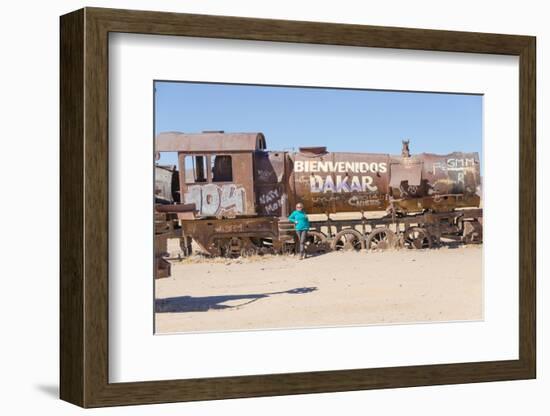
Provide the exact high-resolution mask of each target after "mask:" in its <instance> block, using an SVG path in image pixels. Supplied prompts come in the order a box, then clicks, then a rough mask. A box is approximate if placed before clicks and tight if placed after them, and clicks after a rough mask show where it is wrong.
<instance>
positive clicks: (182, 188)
mask: <svg viewBox="0 0 550 416" xmlns="http://www.w3.org/2000/svg"><path fill="white" fill-rule="evenodd" d="M155 142H156V152H177V155H178V166H177V168H176V167H173V168H172V169H168V171H170V172H172V176H171V177H170V176H168V177H169V179H168V180H169V181H170V185H169V186H164V188H163V189H164V190H160V191H159V189H160V188H159V187H158V186H157V192H156V193H157V194H159V193H163V194H164V197H162V198H161V197H160V195H157V198H156V200H157V202H158V203H157V204H155V206H156V213H157V214H158V215H161V216H165V218H167V219H172V221H174V223H175V224H177V225H176V227H178V228H179V227H181V228H180V230H181V238H182V239H183V240H185V244H184V245H183V246H184V247H185V248H186V250H187V251H189V250H190V247H191V245H190V241H191V240H193V241H194V242H195V243H196V244H197V245H198V246H199V247H200V248H201V250H202V251H204V252H205V253H208V254H209V255H212V256H220V255H225V256H235V255H250V254H254V253H265V252H291V251H293V250H294V249H295V244H296V242H295V238H294V232H293V225H292V224H291V223H289V222H288V220H287V216H288V214H289V213H290V210H291V208H292V207H294V206H295V204H296V203H297V202H302V203H303V204H304V206H305V210H306V212H307V213H308V215H310V219H311V221H310V222H311V230H310V233H309V237H308V242H307V248H306V249H307V250H308V251H309V252H319V251H327V250H360V249H362V248H367V249H387V248H391V247H398V246H401V247H407V248H411V249H422V248H431V247H433V246H436V245H440V244H443V243H445V242H458V243H480V242H481V241H482V234H483V232H482V223H483V220H482V208H481V199H480V187H481V183H480V182H481V181H480V179H481V178H480V165H479V155H478V154H477V153H462V152H454V153H450V154H447V155H435V154H428V153H422V154H417V155H412V154H411V153H410V150H409V142H408V141H403V142H402V151H401V154H400V155H390V154H370V153H340V152H329V151H328V150H327V149H326V147H307V148H300V149H299V150H298V151H268V150H267V146H266V139H265V137H264V135H263V134H262V133H225V132H222V131H219V132H203V133H193V134H187V133H179V132H166V133H160V134H158V135H157V136H156V139H155ZM157 155H158V153H157ZM157 169H158V168H157ZM165 171H166V169H165ZM164 175H165V176H166V172H164Z"/></svg>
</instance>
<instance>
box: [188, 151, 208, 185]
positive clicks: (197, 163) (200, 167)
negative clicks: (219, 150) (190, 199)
mask: <svg viewBox="0 0 550 416" xmlns="http://www.w3.org/2000/svg"><path fill="white" fill-rule="evenodd" d="M184 163H185V183H199V182H206V156H191V155H188V156H185V162H184Z"/></svg>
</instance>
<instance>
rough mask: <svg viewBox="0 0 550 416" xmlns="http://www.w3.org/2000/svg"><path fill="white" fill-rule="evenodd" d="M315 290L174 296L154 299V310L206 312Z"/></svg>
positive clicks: (300, 289) (160, 311) (164, 311)
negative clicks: (229, 303)
mask: <svg viewBox="0 0 550 416" xmlns="http://www.w3.org/2000/svg"><path fill="white" fill-rule="evenodd" d="M315 290H317V288H316V287H300V288H296V289H291V290H284V291H281V292H269V293H256V294H247V295H221V296H204V297H194V296H178V297H174V298H164V299H155V312H157V313H166V312H172V313H179V312H206V311H209V310H216V309H230V308H237V307H241V306H244V305H248V304H250V303H252V302H255V301H257V300H258V299H263V298H268V297H270V296H274V295H283V294H289V295H303V294H305V293H310V292H313V291H315ZM229 301H242V303H238V304H236V305H224V304H223V303H225V302H229Z"/></svg>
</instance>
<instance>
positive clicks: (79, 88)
mask: <svg viewBox="0 0 550 416" xmlns="http://www.w3.org/2000/svg"><path fill="white" fill-rule="evenodd" d="M60 29H61V45H60V46H61V51H60V52H61V60H60V64H61V79H60V81H61V91H60V94H61V95H60V101H61V120H60V129H61V154H60V159H61V178H60V185H61V201H60V203H61V214H60V221H61V230H60V232H61V243H60V244H61V247H60V252H61V255H60V262H61V267H60V279H61V283H60V297H61V301H60V344H61V346H60V361H61V362H60V379H61V386H60V396H61V399H63V400H66V401H68V402H71V403H74V404H76V405H79V406H82V407H101V406H114V405H130V404H145V403H163V402H178V401H191V400H213V399H226V398H238V397H257V396H271V395H287V394H303V393H321V392H338V391H351V390H363V389H379V388H397V387H410V386H426V385H439V384H454V383H474V382H487V381H499V380H518V379H530V378H535V376H536V332H535V331H536V327H535V311H536V304H535V280H536V276H535V263H536V258H535V256H536V255H535V253H536V250H535V249H536V186H535V185H536V177H535V175H536V165H535V161H536V149H535V125H536V122H535V121H536V119H535V106H536V97H535V50H536V47H535V45H536V43H535V42H536V40H535V38H534V37H530V36H516V35H500V34H486V33H468V32H452V31H439V30H421V29H404V28H393V27H377V26H362V25H348V24H329V23H314V22H297V21H285V20H267V19H254V18H240V17H225V16H207V15H190V14H176V13H163V12H148V11H130V10H114V9H100V8H85V9H81V10H78V11H75V12H72V13H69V14H67V15H64V16H62V17H61V21H60ZM110 32H125V33H141V34H152V35H174V36H192V37H205V38H224V39H243V40H262V41H277V42H295V43H311V44H330V45H346V46H358V47H361V46H368V47H380V48H398V49H415V50H429V51H447V52H468V53H483V54H503V55H515V56H518V57H519V66H520V80H519V85H520V91H519V97H520V99H519V101H520V107H519V120H520V131H519V133H520V143H519V144H520V146H519V149H518V150H519V158H520V181H519V183H520V185H519V190H518V191H519V198H520V209H519V213H520V215H519V218H520V220H519V240H520V252H519V262H520V263H519V270H518V273H519V359H518V360H507V361H491V362H471V363H457V364H443V365H441V364H437V365H415V366H405V367H390V368H366V369H354V370H339V371H319V372H306V373H288V374H265V375H252V376H237V377H217V378H202V379H181V380H169V381H146V382H132V383H109V379H108V360H109V358H108V357H109V355H108V286H109V285H108V279H109V276H108V222H109V218H108V171H109V167H108V140H109V139H108V65H109V62H108V34H109V33H110Z"/></svg>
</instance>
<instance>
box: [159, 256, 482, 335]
mask: <svg viewBox="0 0 550 416" xmlns="http://www.w3.org/2000/svg"><path fill="white" fill-rule="evenodd" d="M482 253H483V248H482V246H460V247H457V248H445V247H444V248H439V249H432V250H419V251H412V250H406V249H405V250H394V251H387V252H365V251H362V252H331V253H328V254H324V255H320V256H317V257H311V258H307V259H305V260H302V261H300V260H298V259H297V257H294V256H271V255H270V256H263V257H259V256H257V257H253V258H245V259H233V260H227V259H221V258H219V259H211V260H206V259H204V258H200V257H199V258H197V257H191V258H188V259H185V260H183V261H181V262H178V261H176V262H173V264H172V276H171V277H169V278H164V279H159V280H157V281H156V282H155V292H156V301H155V309H156V314H155V322H156V332H157V333H171V332H195V331H228V330H249V329H269V328H303V327H318V326H341V325H366V324H387V323H407V322H409V323H410V322H433V321H455V320H480V319H483V278H482Z"/></svg>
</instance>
